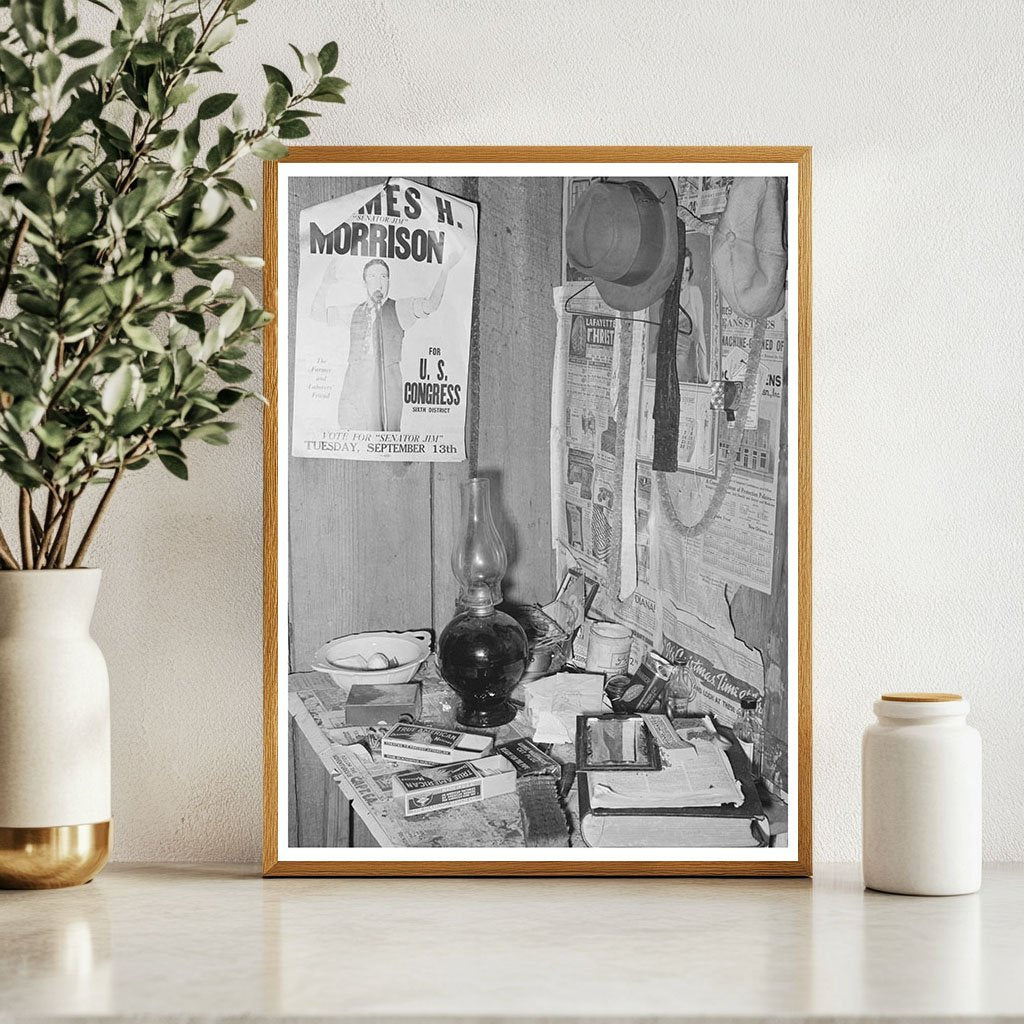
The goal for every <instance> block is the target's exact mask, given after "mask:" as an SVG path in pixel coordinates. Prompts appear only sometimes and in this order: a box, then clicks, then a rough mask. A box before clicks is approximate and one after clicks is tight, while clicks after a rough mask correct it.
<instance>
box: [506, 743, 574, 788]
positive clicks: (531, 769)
mask: <svg viewBox="0 0 1024 1024" xmlns="http://www.w3.org/2000/svg"><path fill="white" fill-rule="evenodd" d="M495 752H496V753H498V754H501V755H502V756H503V757H505V758H507V759H508V760H509V761H511V762H512V766H513V767H514V768H515V770H516V774H517V775H519V776H524V775H550V776H552V777H553V778H555V779H559V778H561V776H562V766H561V765H560V764H559V763H558V762H557V761H556V760H555V759H554V758H553V757H548V755H547V754H545V753H544V751H543V750H541V749H540V748H539V747H538V746H537V745H536V744H535V743H532V742H531V741H530V740H528V739H526V738H525V737H523V738H521V739H517V740H510V741H509V742H508V743H502V744H500V745H499V746H497V747H495Z"/></svg>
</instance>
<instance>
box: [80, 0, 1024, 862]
mask: <svg viewBox="0 0 1024 1024" xmlns="http://www.w3.org/2000/svg"><path fill="white" fill-rule="evenodd" d="M247 14H248V16H249V17H250V24H249V25H248V26H247V27H246V28H244V29H243V30H242V31H241V32H240V34H239V36H238V39H237V41H236V43H235V44H233V46H232V47H231V48H230V49H229V50H227V51H224V52H223V54H222V55H223V57H224V60H223V64H224V67H225V71H226V74H225V76H224V80H222V81H221V82H220V83H218V84H217V87H216V88H217V91H220V90H222V89H231V90H233V91H238V92H239V93H240V94H241V95H242V96H243V97H245V98H246V99H247V101H248V102H249V103H250V104H251V105H253V106H255V104H257V103H258V102H259V98H260V96H261V95H262V88H263V84H262V73H261V72H260V68H259V65H260V63H261V62H264V61H266V62H270V63H276V64H279V65H280V66H281V67H286V66H288V62H289V60H290V54H289V52H288V50H287V47H286V43H287V42H288V41H293V42H295V43H296V44H298V45H299V47H300V48H301V49H304V50H308V49H312V48H316V47H318V46H319V45H320V44H321V43H323V42H325V41H326V40H327V39H336V40H338V41H339V43H340V45H341V50H342V61H341V65H340V68H339V73H340V74H342V75H343V76H344V77H346V78H348V79H350V80H351V81H352V82H353V83H354V85H353V88H352V90H351V93H350V99H349V104H348V106H345V107H331V108H324V109H325V111H326V116H324V117H323V118H322V119H321V120H320V121H319V122H317V127H316V131H315V133H314V135H313V137H312V139H310V140H308V141H310V142H313V143H320V144H330V143H335V144H342V143H344V144H385V143H388V144H404V143H408V144H411V143H419V144H454V143H503V144H528V143H539V144H578V145H586V144H606V143H616V144H627V145H628V144H656V145H717V144H727V143H733V144H753V143H775V144H779V143H785V144H809V145H812V146H813V147H814V287H813V292H814V314H815V315H814V342H813V347H814V420H815V431H814V513H815V514H814V527H815V528H814V547H815V558H814V619H815V623H814V651H815V656H814V705H815V706H814V717H815V727H814V735H815V758H814V767H815V844H814V845H815V852H816V856H817V858H818V859H820V860H833V859H855V858H857V857H858V856H859V774H858V772H859V769H858V763H859V742H860V739H859V738H860V731H861V729H862V727H863V725H864V724H865V723H866V721H867V720H868V718H869V716H870V707H871V701H872V699H873V698H874V697H875V696H876V695H877V694H878V693H879V692H880V691H882V690H887V689H953V690H959V691H962V692H963V693H964V694H966V695H967V696H968V697H969V698H970V699H971V701H972V704H973V706H974V713H973V716H972V718H973V721H974V724H975V725H977V726H978V727H979V728H980V729H981V731H982V733H983V736H984V739H985V744H986V748H985V749H986V762H985V768H986V850H985V852H986V855H987V856H988V857H990V858H996V859H1022V858H1024V801H1022V800H1021V792H1022V783H1024V771H1022V767H1021V766H1022V764H1024V720H1022V711H1024V694H1022V691H1024V683H1022V680H1021V671H1020V668H1019V666H1020V664H1021V661H1022V655H1024V641H1022V630H1021V609H1022V598H1024V585H1022V582H1021V576H1022V574H1021V568H1022V553H1024V549H1022V543H1021V539H1020V536H1021V528H1022V517H1021V513H1020V502H1019V499H1018V495H1017V491H1018V488H1019V485H1020V481H1021V478H1022V470H1024V455H1022V446H1021V443H1020V435H1021V426H1020V412H1019V410H1020V399H1019V395H1018V392H1019V388H1020V378H1021V370H1020V363H1021V356H1022V342H1021V333H1022V325H1024V301H1022V289H1021V286H1020V279H1021V276H1022V271H1024V251H1022V243H1021V238H1022V237H1024V212H1022V211H1024V205H1022V197H1024V173H1022V170H1021V161H1020V148H1021V144H1022V131H1021V99H1022V92H1024V85H1022V71H1021V62H1020V53H1021V52H1022V42H1024V40H1022V24H1024V19H1022V17H1021V7H1020V5H1019V3H1017V2H1009V3H1005V4H997V3H983V2H978V3H971V4H967V3H947V4H945V5H943V4H941V3H908V2H901V3H899V4H882V3H877V2H860V3H854V2H847V3H845V4H843V5H838V4H830V3H816V2H807V3H796V2H776V3H756V2H750V3H715V2H713V0H701V2H700V3H689V2H678V0H677V2H665V3H655V2H648V3H638V2H636V0H633V2H631V3H625V2H622V3H612V2H607V0H602V2H595V0H589V2H580V0H573V2H569V0H562V2H560V3H555V4H548V3H540V2H537V3H527V2H522V0H518V2H517V0H502V2H499V3H486V4H485V3H476V4H467V3H457V2H452V0H445V2H442V0H435V2H432V3H429V4H428V3H425V2H419V0H393V2H390V3H383V2H376V3H370V2H365V0H347V2H345V3H332V2H326V0H319V2H317V0H288V3H285V2H284V0H259V2H258V3H257V4H256V5H254V6H253V7H251V8H250V9H249V11H248V12H247ZM248 173H249V175H250V177H251V179H252V181H253V182H254V183H255V182H256V181H257V178H258V174H259V168H257V167H256V166H253V167H251V168H250V169H249V172H248ZM259 238H260V224H259V220H258V217H256V216H253V217H249V218H242V219H240V222H239V226H238V240H237V243H236V244H235V248H237V249H238V250H240V251H253V252H256V251H259ZM249 283H250V286H251V287H252V286H258V279H256V280H255V281H250V282H249ZM237 437H238V440H237V441H236V442H235V443H234V444H233V445H232V447H230V448H228V449H226V450H225V449H214V448H208V449H204V450H203V451H201V452H197V454H196V457H195V458H194V459H193V460H192V466H193V480H192V481H191V482H190V483H189V484H187V485H183V484H181V483H180V482H179V481H177V480H174V479H173V478H171V477H169V476H167V475H165V474H162V473H161V472H159V471H158V470H147V471H146V472H145V474H143V475H142V476H141V477H139V478H134V479H132V480H131V482H130V487H129V486H126V487H125V493H124V494H122V495H121V497H120V500H119V502H118V504H116V505H115V506H114V508H115V512H116V518H115V520H114V521H113V522H112V523H111V524H110V525H109V526H108V527H107V530H106V533H105V535H104V537H103V540H102V543H100V544H99V545H98V546H97V548H96V552H95V559H94V561H95V564H101V565H103V566H105V567H106V577H105V582H104V590H103V595H102V608H101V611H100V613H99V615H98V621H97V624H96V630H95V632H96V636H97V639H98V640H99V642H100V643H101V645H102V646H103V648H104V650H105V651H106V653H107V656H108V660H109V662H110V668H111V672H112V677H113V702H114V708H115V712H114V742H115V757H114V771H115V781H114V812H115V820H116V845H115V856H116V857H118V858H120V859H167V860H171V859H204V860H219V859H246V860H255V859H256V858H257V856H258V844H259V836H260V828H261V822H260V794H259V791H260V764H261V760H260V758H261V755H260V737H261V713H260V694H261V690H260V629H261V626H260V622H261V575H260V573H261V569H260V527H261V502H260V427H259V419H258V411H257V409H256V408H255V407H253V408H252V409H250V410H249V412H248V415H247V423H246V425H245V429H244V430H243V431H242V432H241V433H240V434H239V435H237ZM540 471H542V467H538V472H540Z"/></svg>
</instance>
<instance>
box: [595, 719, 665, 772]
mask: <svg viewBox="0 0 1024 1024" xmlns="http://www.w3.org/2000/svg"><path fill="white" fill-rule="evenodd" d="M576 769H577V771H581V772H616V771H623V772H644V771H646V772H656V771H660V770H661V755H660V754H659V753H658V744H657V743H655V741H654V737H653V736H652V735H651V731H650V729H648V728H647V723H646V722H645V721H644V720H643V718H642V717H641V716H640V715H577V717H576Z"/></svg>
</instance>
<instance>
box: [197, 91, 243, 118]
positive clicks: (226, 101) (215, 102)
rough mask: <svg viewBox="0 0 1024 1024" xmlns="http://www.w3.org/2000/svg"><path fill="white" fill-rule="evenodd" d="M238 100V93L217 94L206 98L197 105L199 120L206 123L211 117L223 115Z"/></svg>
mask: <svg viewBox="0 0 1024 1024" xmlns="http://www.w3.org/2000/svg"><path fill="white" fill-rule="evenodd" d="M237 99H238V93H234V92H218V93H215V94H214V95H213V96H207V97H206V99H205V100H203V102H202V103H200V104H199V119H200V120H201V121H207V120H209V119H210V118H211V117H217V115H218V114H223V113H224V111H225V110H227V109H228V107H230V106H231V104H232V103H234V102H235V100H237Z"/></svg>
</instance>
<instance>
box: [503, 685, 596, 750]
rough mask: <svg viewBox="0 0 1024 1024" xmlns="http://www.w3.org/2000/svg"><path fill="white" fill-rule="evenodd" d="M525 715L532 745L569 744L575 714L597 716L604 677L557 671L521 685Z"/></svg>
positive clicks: (573, 735)
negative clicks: (530, 727)
mask: <svg viewBox="0 0 1024 1024" xmlns="http://www.w3.org/2000/svg"><path fill="white" fill-rule="evenodd" d="M523 690H524V692H525V694H526V712H527V715H528V716H529V719H530V724H531V725H532V726H533V728H534V733H533V742H534V743H572V742H574V740H575V736H576V716H577V715H600V714H603V713H604V712H606V711H607V710H608V709H607V707H606V706H605V703H604V676H602V675H598V674H592V673H587V672H558V673H556V674H555V675H553V676H545V677H544V678H543V679H534V680H532V681H531V682H529V683H526V684H524V686H523Z"/></svg>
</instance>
